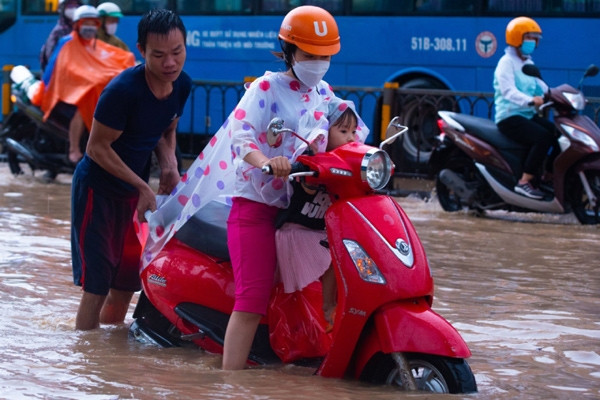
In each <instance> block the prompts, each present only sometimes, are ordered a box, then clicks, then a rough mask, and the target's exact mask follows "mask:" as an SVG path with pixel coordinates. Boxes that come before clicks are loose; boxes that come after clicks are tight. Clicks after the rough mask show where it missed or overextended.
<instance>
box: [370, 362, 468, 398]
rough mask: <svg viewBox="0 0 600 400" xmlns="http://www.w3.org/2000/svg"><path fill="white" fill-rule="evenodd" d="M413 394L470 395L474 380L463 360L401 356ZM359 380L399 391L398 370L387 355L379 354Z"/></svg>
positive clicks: (400, 385) (399, 379)
mask: <svg viewBox="0 0 600 400" xmlns="http://www.w3.org/2000/svg"><path fill="white" fill-rule="evenodd" d="M405 356H406V358H407V360H408V365H409V367H410V371H411V373H412V376H413V378H414V380H415V383H416V384H417V390H419V391H425V392H432V393H472V392H476V391H477V384H476V382H475V376H474V375H473V372H472V371H471V368H470V367H469V364H468V363H467V361H466V360H464V359H462V358H450V357H442V356H435V355H430V354H405ZM361 379H362V380H364V381H367V382H370V383H375V384H384V385H392V386H399V387H402V380H401V377H400V369H399V368H398V365H397V364H396V362H395V361H394V359H393V358H392V356H391V355H389V354H382V353H379V354H378V355H376V356H375V357H373V358H372V359H371V360H370V361H369V363H368V364H367V366H366V367H365V369H364V372H363V374H362V376H361Z"/></svg>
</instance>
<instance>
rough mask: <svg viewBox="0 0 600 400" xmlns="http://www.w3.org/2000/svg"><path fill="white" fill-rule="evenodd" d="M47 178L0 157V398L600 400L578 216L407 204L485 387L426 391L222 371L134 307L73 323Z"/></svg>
mask: <svg viewBox="0 0 600 400" xmlns="http://www.w3.org/2000/svg"><path fill="white" fill-rule="evenodd" d="M37 175H41V174H40V173H39V172H38V173H37V174H36V177H33V176H31V175H24V176H19V177H13V176H12V175H11V174H10V172H9V171H8V166H7V165H6V164H5V163H0V309H1V310H2V312H1V313H0V347H1V348H2V352H0V398H3V399H4V398H10V399H15V398H44V399H45V398H49V399H80V398H85V399H94V400H95V399H129V398H135V399H155V398H162V399H166V398H169V399H171V398H190V399H191V398H195V399H267V398H274V399H311V400H312V399H315V398H319V399H331V398H337V399H340V400H341V399H357V400H367V399H369V400H371V399H414V398H419V399H421V398H427V399H432V398H435V399H450V398H470V399H471V398H472V399H515V398H519V399H539V398H549V399H550V398H551V399H573V398H579V399H586V398H589V399H599V398H600V305H599V300H600V271H599V269H600V227H597V226H581V225H579V224H578V223H577V221H576V219H575V218H574V217H573V216H571V215H564V216H543V215H533V214H511V213H492V214H491V215H489V216H488V217H486V218H478V217H474V216H471V215H468V214H466V213H455V214H449V213H445V212H443V211H442V210H441V207H440V206H439V205H438V204H437V202H436V201H430V202H425V201H423V200H420V199H416V198H402V199H399V202H400V204H401V205H402V206H403V207H404V208H405V210H406V211H407V212H408V214H409V216H410V217H411V219H412V221H413V223H414V225H415V226H416V228H417V231H418V232H419V235H420V237H421V240H422V241H423V244H424V247H425V250H426V251H427V255H428V258H429V262H430V264H431V267H432V270H433V275H434V279H435V285H436V292H435V296H436V297H435V299H434V303H433V308H434V310H435V311H437V312H438V313H440V314H441V315H443V316H444V317H445V318H446V319H448V320H449V321H450V322H451V323H452V324H453V325H454V326H455V327H456V328H457V329H458V331H459V332H460V333H461V335H462V336H463V338H464V339H465V341H466V342H467V344H468V345H469V347H470V349H471V351H472V353H473V356H472V357H471V358H470V359H469V364H470V366H471V368H472V370H473V372H474V373H475V377H476V380H477V384H478V387H479V393H477V394H473V395H468V396H466V395H465V396H460V395H459V396H440V395H436V396H432V395H429V396H423V395H414V394H412V395H411V394H406V393H400V392H397V391H395V390H393V389H390V388H381V387H373V386H366V385H362V384H359V383H355V382H348V381H341V380H334V379H326V378H321V377H316V376H313V375H312V372H313V371H312V370H310V369H308V368H303V367H294V366H278V367H271V368H259V369H250V370H245V371H238V372H224V371H221V370H220V369H219V366H220V363H221V357H220V356H218V355H212V354H207V353H204V352H202V351H200V350H197V349H190V348H174V349H173V348H171V349H159V348H156V347H151V346H144V345H141V344H139V343H136V342H134V341H132V340H131V339H130V338H128V323H129V322H130V321H131V313H132V312H133V309H134V304H132V306H131V307H130V313H129V314H128V317H127V319H126V322H127V323H126V324H124V325H122V326H117V327H106V326H103V327H102V328H101V329H99V330H95V331H92V332H76V331H75V330H74V325H75V313H76V311H77V307H78V304H79V299H80V296H81V292H80V290H79V288H78V287H75V286H74V285H73V283H72V277H71V264H70V262H71V261H70V258H71V256H70V240H69V234H70V232H69V229H70V225H69V216H70V204H69V202H70V176H68V175H59V177H58V181H57V182H55V183H52V184H47V183H43V182H42V180H41V179H40V178H39V177H38V176H37ZM136 299H137V295H136V296H135V297H134V302H135V300H136Z"/></svg>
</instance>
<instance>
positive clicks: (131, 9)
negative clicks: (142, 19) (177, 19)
mask: <svg viewBox="0 0 600 400" xmlns="http://www.w3.org/2000/svg"><path fill="white" fill-rule="evenodd" d="M103 1H104V0H102V2H103ZM115 3H116V4H118V5H119V7H121V10H123V12H125V13H131V14H143V13H145V12H146V11H148V10H151V9H153V8H169V1H168V0H133V1H131V5H130V6H127V5H123V6H121V4H122V3H121V2H119V1H116V2H115Z"/></svg>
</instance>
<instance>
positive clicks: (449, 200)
mask: <svg viewBox="0 0 600 400" xmlns="http://www.w3.org/2000/svg"><path fill="white" fill-rule="evenodd" d="M444 173H446V177H451V182H445V179H444ZM446 180H447V179H446ZM473 182H477V172H476V170H475V167H474V166H473V162H472V161H471V160H470V159H468V158H466V157H453V158H450V159H449V160H448V162H447V163H446V164H445V165H444V169H443V170H442V171H440V172H439V173H438V174H437V176H436V179H435V191H436V193H437V198H438V201H439V202H440V205H441V206H442V209H444V211H447V212H455V211H460V210H462V209H463V208H464V207H467V206H468V204H469V203H470V201H471V199H465V198H463V196H467V195H468V193H467V190H468V187H469V186H474V185H473ZM457 188H462V190H460V189H457ZM469 208H471V207H469Z"/></svg>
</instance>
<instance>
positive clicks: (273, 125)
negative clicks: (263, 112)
mask: <svg viewBox="0 0 600 400" xmlns="http://www.w3.org/2000/svg"><path fill="white" fill-rule="evenodd" d="M284 123H285V122H284V121H283V120H282V119H281V118H277V117H275V118H273V119H272V120H271V121H270V122H269V125H267V143H268V144H269V146H270V147H274V148H277V147H279V146H281V142H282V141H283V135H282V133H290V134H292V135H294V136H296V137H297V138H298V139H300V140H302V141H303V142H304V143H306V145H307V146H309V149H310V144H309V143H308V141H307V140H306V139H304V138H303V137H301V136H300V135H298V134H297V133H296V132H294V131H293V130H291V129H289V128H284V127H283V125H284Z"/></svg>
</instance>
